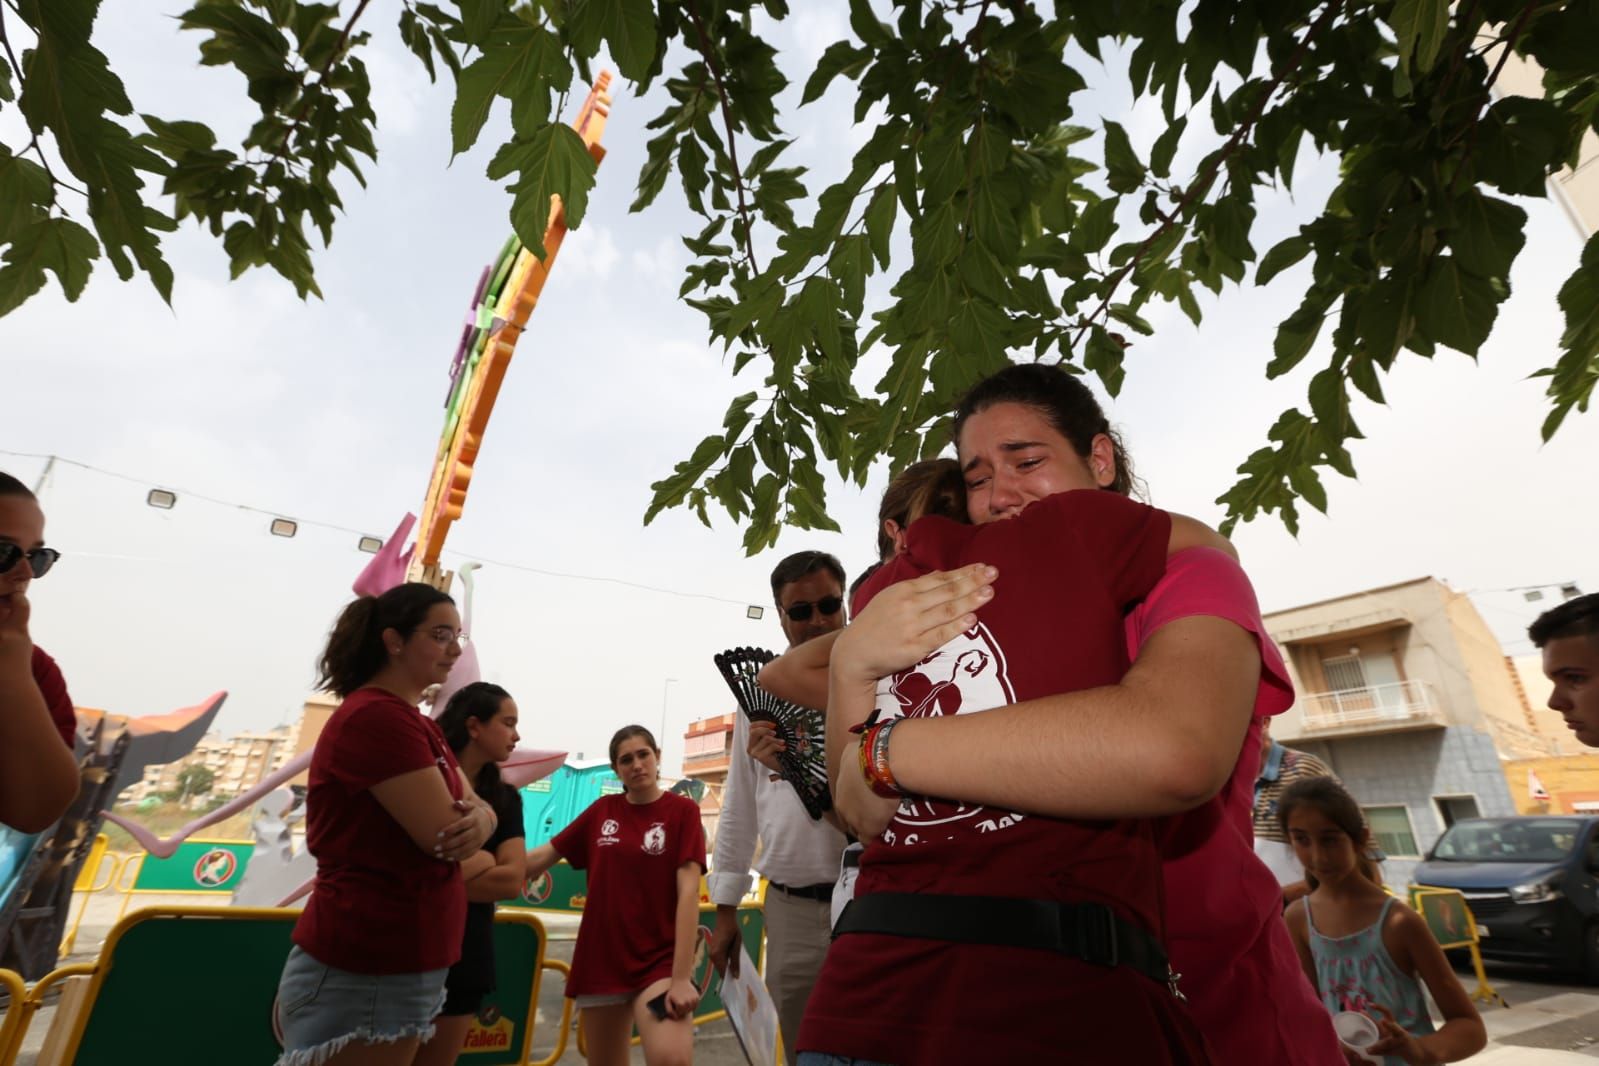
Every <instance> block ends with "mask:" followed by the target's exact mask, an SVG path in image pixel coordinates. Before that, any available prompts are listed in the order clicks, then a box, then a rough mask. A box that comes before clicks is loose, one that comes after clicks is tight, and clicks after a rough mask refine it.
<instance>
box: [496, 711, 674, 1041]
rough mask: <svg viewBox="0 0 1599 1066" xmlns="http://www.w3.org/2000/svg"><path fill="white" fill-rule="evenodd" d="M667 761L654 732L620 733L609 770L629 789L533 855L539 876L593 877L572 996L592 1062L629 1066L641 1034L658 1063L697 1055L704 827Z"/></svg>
mask: <svg viewBox="0 0 1599 1066" xmlns="http://www.w3.org/2000/svg"><path fill="white" fill-rule="evenodd" d="M660 759H661V749H660V748H659V747H657V746H656V743H655V737H654V736H652V735H651V734H650V731H649V730H648V729H645V728H644V727H643V726H641V725H630V726H627V727H625V728H623V729H621V730H618V731H617V734H616V735H615V736H614V737H612V738H611V769H613V770H615V771H616V773H617V776H618V777H620V778H621V779H622V785H623V787H624V788H625V789H626V791H625V792H624V793H623V794H622V795H620V796H601V797H600V798H599V799H597V800H595V801H594V802H593V803H591V804H590V805H589V807H588V809H587V810H585V811H584V812H583V813H582V814H580V815H578V816H577V820H576V821H574V822H573V823H572V824H571V825H569V826H567V827H566V828H565V829H564V830H562V831H561V832H560V833H558V834H556V837H555V839H554V840H551V841H550V842H549V843H548V844H544V845H542V846H540V847H537V848H534V849H533V850H532V851H530V852H528V856H527V875H528V876H529V877H537V876H539V875H540V874H542V873H543V872H544V871H546V870H548V869H549V868H550V867H551V866H554V865H555V864H556V862H558V861H559V860H561V859H563V858H564V859H566V860H567V862H569V863H571V864H572V866H573V867H574V868H576V869H579V870H587V871H588V875H589V876H588V901H587V902H586V903H585V904H584V906H583V923H582V925H581V926H579V928H578V932H577V949H576V951H574V952H573V955H572V974H571V976H570V977H569V978H568V979H567V983H566V994H567V995H568V996H570V997H571V998H573V999H574V1000H576V1001H577V1007H578V1009H579V1010H580V1011H581V1012H582V1015H581V1017H582V1024H583V1037H584V1041H585V1043H586V1044H587V1045H588V1061H589V1063H590V1066H625V1064H626V1063H627V1061H628V1057H627V1055H628V1053H627V1045H628V1034H629V1033H630V1032H631V1031H632V1029H633V1028H634V1027H635V1026H636V1027H637V1028H638V1032H639V1037H640V1039H641V1040H642V1041H643V1044H644V1061H645V1062H646V1063H648V1064H650V1066H667V1064H672V1066H676V1064H678V1063H687V1062H690V1061H691V1060H692V1058H693V1051H694V1008H695V1007H697V1006H699V1001H700V992H699V989H697V988H695V987H694V981H693V975H694V949H695V947H696V946H697V944H698V941H699V935H700V934H699V918H700V874H701V873H703V872H704V870H705V829H704V827H703V826H702V825H701V823H700V809H699V806H698V805H697V804H695V803H694V801H693V800H691V799H689V798H688V797H687V796H679V795H675V794H673V793H670V792H665V791H663V790H662V789H661V786H660V783H659V778H660Z"/></svg>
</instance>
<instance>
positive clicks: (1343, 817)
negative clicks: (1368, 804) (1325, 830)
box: [1277, 777, 1382, 889]
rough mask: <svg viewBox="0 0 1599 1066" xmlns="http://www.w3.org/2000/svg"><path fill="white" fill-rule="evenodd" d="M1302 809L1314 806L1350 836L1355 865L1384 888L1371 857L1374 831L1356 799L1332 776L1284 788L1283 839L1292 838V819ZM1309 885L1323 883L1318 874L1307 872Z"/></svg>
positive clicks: (1280, 813) (1280, 818)
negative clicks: (1290, 836)
mask: <svg viewBox="0 0 1599 1066" xmlns="http://www.w3.org/2000/svg"><path fill="white" fill-rule="evenodd" d="M1300 807H1310V808H1312V809H1314V810H1317V811H1319V812H1321V814H1322V816H1323V817H1325V818H1326V819H1327V820H1328V821H1329V822H1331V823H1332V824H1333V825H1335V826H1337V827H1338V828H1339V829H1341V830H1343V831H1344V832H1345V833H1346V834H1348V836H1349V839H1350V841H1351V842H1352V843H1353V844H1354V846H1355V866H1356V868H1357V869H1359V871H1360V874H1361V876H1362V877H1364V878H1365V879H1366V880H1368V881H1370V882H1371V883H1372V884H1374V885H1376V886H1377V887H1379V888H1381V887H1382V873H1381V871H1379V870H1378V869H1377V863H1376V862H1375V861H1373V859H1372V857H1371V856H1370V855H1369V854H1367V848H1368V847H1369V846H1370V844H1371V830H1370V829H1368V828H1367V827H1366V816H1365V814H1364V813H1363V812H1362V811H1361V809H1360V804H1358V803H1356V802H1355V797H1353V796H1351V795H1350V794H1349V791H1348V790H1347V789H1345V788H1344V786H1343V785H1340V784H1339V783H1338V782H1337V781H1336V780H1335V779H1333V778H1331V777H1304V778H1300V779H1299V780H1298V781H1295V782H1294V783H1293V784H1291V785H1289V786H1288V787H1287V788H1285V789H1283V794H1282V796H1281V798H1279V799H1278V801H1277V824H1278V825H1279V826H1280V827H1281V828H1282V831H1283V836H1285V837H1286V836H1287V835H1288V818H1289V816H1290V815H1291V814H1293V812H1294V811H1296V810H1298V809H1299V808H1300ZM1305 884H1307V885H1309V886H1310V887H1311V888H1312V889H1315V888H1316V886H1317V885H1319V884H1320V882H1319V881H1317V880H1316V877H1315V875H1314V874H1312V873H1311V872H1310V871H1309V870H1306V871H1305Z"/></svg>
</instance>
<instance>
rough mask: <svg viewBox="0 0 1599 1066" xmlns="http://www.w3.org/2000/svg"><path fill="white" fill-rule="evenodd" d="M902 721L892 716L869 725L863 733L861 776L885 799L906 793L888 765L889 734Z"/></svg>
mask: <svg viewBox="0 0 1599 1066" xmlns="http://www.w3.org/2000/svg"><path fill="white" fill-rule="evenodd" d="M901 721H903V719H900V718H890V719H887V720H886V721H882V722H878V723H876V724H874V725H871V726H868V727H867V728H866V730H865V731H864V732H863V733H862V734H861V747H860V758H861V776H862V777H864V778H866V787H868V788H870V789H871V790H872V791H873V792H875V793H876V794H877V795H879V796H882V797H884V798H885V799H897V798H898V797H900V796H903V795H904V794H905V791H904V790H903V789H902V788H900V787H899V782H898V781H896V780H894V771H893V770H891V769H889V765H888V739H889V735H890V734H891V733H892V732H893V729H894V726H895V725H896V724H897V723H899V722H901Z"/></svg>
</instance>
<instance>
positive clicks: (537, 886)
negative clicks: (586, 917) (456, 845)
mask: <svg viewBox="0 0 1599 1066" xmlns="http://www.w3.org/2000/svg"><path fill="white" fill-rule="evenodd" d="M588 891H589V879H588V875H587V874H585V873H584V872H583V871H582V870H574V869H572V867H570V866H568V865H567V862H566V860H565V859H562V860H561V861H560V862H558V863H556V864H555V865H554V866H552V867H550V868H549V869H548V870H546V871H545V872H544V873H541V874H539V875H538V876H537V877H530V878H528V879H527V880H525V881H523V882H522V895H521V896H519V897H517V898H516V899H508V900H506V901H505V902H503V903H501V904H500V906H501V907H520V908H525V909H529V910H536V911H559V912H561V913H564V914H581V913H583V902H584V901H585V900H586V899H587V898H588Z"/></svg>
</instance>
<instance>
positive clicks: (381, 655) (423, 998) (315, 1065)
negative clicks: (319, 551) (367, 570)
mask: <svg viewBox="0 0 1599 1066" xmlns="http://www.w3.org/2000/svg"><path fill="white" fill-rule="evenodd" d="M460 634H461V616H460V615H459V614H457V613H456V610H455V601H453V600H452V599H450V597H449V596H447V595H445V594H444V593H443V592H440V591H439V590H438V589H436V588H434V587H433V586H431V585H426V584H422V583H419V582H416V583H410V584H404V585H398V586H396V587H394V588H392V589H389V590H388V591H387V592H385V593H383V595H381V596H376V597H373V596H362V597H361V598H360V599H358V600H356V601H355V602H353V603H351V604H350V605H349V606H348V607H346V608H345V609H344V612H343V613H342V614H341V615H340V616H339V620H338V622H337V623H335V624H334V627H333V632H332V634H330V635H329V637H328V644H327V649H326V650H325V651H324V652H323V653H322V661H321V670H320V677H319V678H318V685H319V686H320V687H322V688H323V689H325V690H327V691H329V692H332V693H334V694H335V695H337V696H339V697H340V698H341V699H342V701H343V702H341V703H340V704H339V707H338V709H337V710H335V711H334V712H333V715H332V717H330V718H329V719H328V723H327V725H326V726H324V727H323V729H322V733H321V735H320V736H319V737H318V738H317V742H316V749H315V751H314V753H313V754H312V756H311V770H310V788H309V792H308V794H307V796H306V846H307V847H308V848H309V849H310V851H311V854H313V855H315V856H316V860H317V870H316V883H315V885H314V886H313V888H312V890H311V898H310V900H309V901H308V902H307V903H306V906H305V910H304V911H302V912H301V913H300V919H299V921H298V922H297V923H296V924H295V927H294V945H295V946H294V948H293V949H292V950H291V951H290V952H289V958H288V961H287V962H286V963H285V964H284V967H283V976H282V977H281V978H280V979H279V981H278V1001H277V1006H276V1017H277V1022H278V1025H279V1029H280V1031H281V1034H282V1043H283V1048H284V1051H283V1055H282V1056H281V1057H280V1058H279V1059H278V1066H354V1064H357V1063H359V1064H360V1066H411V1064H412V1063H413V1062H415V1060H416V1055H417V1049H418V1047H419V1046H420V1044H421V1043H422V1042H423V1041H424V1040H426V1039H428V1038H429V1037H430V1036H432V1035H433V1031H434V1024H433V1019H434V1017H435V1016H436V1015H437V1014H438V1013H439V1009H440V1007H441V1006H442V1005H443V1002H444V993H445V987H444V985H445V975H446V973H447V971H448V969H449V967H450V966H452V965H453V964H454V963H455V962H456V961H457V960H458V959H459V958H460V957H461V942H462V933H463V931H464V929H465V927H466V891H465V888H464V885H463V881H462V877H461V868H460V866H459V865H458V864H459V863H461V862H463V861H464V860H467V859H470V858H471V857H473V856H475V855H476V854H477V853H478V851H479V849H481V848H482V846H483V843H484V841H486V840H488V839H489V836H490V835H491V834H492V833H493V832H494V830H495V826H496V821H497V820H496V816H495V814H494V810H493V808H492V807H491V806H489V805H488V804H487V803H484V802H483V801H482V800H480V799H479V798H478V797H477V794H476V793H475V792H474V790H473V788H472V785H471V782H470V781H468V780H467V779H466V777H465V775H464V774H462V772H461V767H460V764H459V763H458V762H457V760H456V757H455V753H454V752H452V751H451V750H450V746H449V744H448V743H447V742H446V741H445V739H444V734H443V733H442V732H441V731H440V729H439V727H438V725H437V723H435V722H434V721H433V720H432V719H430V718H428V717H427V715H425V714H423V713H422V712H421V711H419V710H418V709H417V703H418V702H419V701H420V700H421V698H422V693H423V692H424V691H426V690H427V689H428V688H429V687H431V686H433V685H438V684H442V683H443V682H444V680H445V679H446V678H447V677H448V676H449V672H450V668H451V667H452V666H454V665H455V661H456V660H457V659H458V658H460V656H461V644H460Z"/></svg>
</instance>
